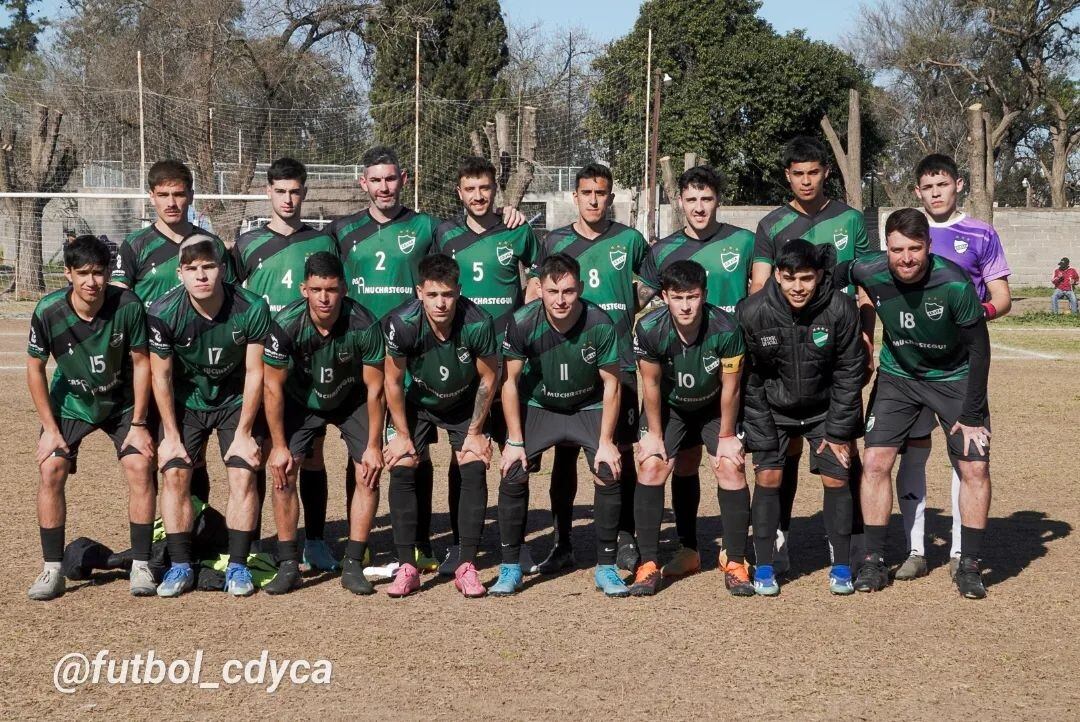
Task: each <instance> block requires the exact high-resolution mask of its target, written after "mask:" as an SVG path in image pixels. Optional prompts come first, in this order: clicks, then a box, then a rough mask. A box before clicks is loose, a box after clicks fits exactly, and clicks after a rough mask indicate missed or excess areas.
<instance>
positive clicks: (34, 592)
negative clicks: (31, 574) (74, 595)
mask: <svg viewBox="0 0 1080 722" xmlns="http://www.w3.org/2000/svg"><path fill="white" fill-rule="evenodd" d="M63 594H64V575H63V573H62V572H61V571H60V570H59V569H49V568H46V569H43V570H42V571H41V574H39V575H38V578H37V579H35V580H34V583H33V584H31V585H30V591H29V592H27V595H28V596H29V597H30V598H31V599H33V600H34V601H35V602H47V601H49V600H50V599H56V598H57V597H59V596H63Z"/></svg>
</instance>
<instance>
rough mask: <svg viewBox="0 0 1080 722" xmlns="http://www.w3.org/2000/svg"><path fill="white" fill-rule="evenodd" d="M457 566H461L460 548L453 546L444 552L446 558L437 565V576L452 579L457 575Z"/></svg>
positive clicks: (456, 545)
mask: <svg viewBox="0 0 1080 722" xmlns="http://www.w3.org/2000/svg"><path fill="white" fill-rule="evenodd" d="M459 566H461V546H460V545H458V544H454V545H453V546H451V547H450V548H449V549H447V550H446V558H445V559H443V560H442V563H441V564H439V569H438V571H439V576H440V577H452V576H454V575H455V574H456V573H457V568H458V567H459Z"/></svg>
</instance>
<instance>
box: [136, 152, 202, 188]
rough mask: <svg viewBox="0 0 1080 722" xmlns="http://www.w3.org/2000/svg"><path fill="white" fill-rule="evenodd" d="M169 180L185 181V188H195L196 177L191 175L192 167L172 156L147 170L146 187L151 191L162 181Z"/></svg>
mask: <svg viewBox="0 0 1080 722" xmlns="http://www.w3.org/2000/svg"><path fill="white" fill-rule="evenodd" d="M169 182H174V183H183V184H184V188H186V189H187V190H188V191H191V190H192V189H193V188H194V183H195V179H194V178H193V177H192V175H191V169H190V168H188V167H187V166H186V165H184V164H183V163H181V162H180V161H178V160H174V159H172V158H170V159H167V160H159V161H158V162H157V163H154V164H153V165H152V166H150V170H149V171H147V172H146V187H147V188H148V189H149V190H150V192H153V190H154V189H155V188H157V187H158V186H159V185H161V184H162V183H169Z"/></svg>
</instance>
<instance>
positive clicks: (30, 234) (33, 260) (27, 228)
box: [15, 198, 48, 299]
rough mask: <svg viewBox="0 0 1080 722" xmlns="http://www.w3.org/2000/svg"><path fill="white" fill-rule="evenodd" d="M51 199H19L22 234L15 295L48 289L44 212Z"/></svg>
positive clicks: (29, 295) (34, 294)
mask: <svg viewBox="0 0 1080 722" xmlns="http://www.w3.org/2000/svg"><path fill="white" fill-rule="evenodd" d="M47 203H48V200H47V199H40V198H19V199H18V200H17V207H18V218H19V223H18V227H19V235H18V237H17V244H18V250H17V251H16V261H15V298H16V299H22V298H38V297H40V296H41V295H43V294H44V293H45V275H44V273H43V272H42V254H41V214H42V212H43V211H44V210H45V205H46V204H47Z"/></svg>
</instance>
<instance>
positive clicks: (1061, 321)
mask: <svg viewBox="0 0 1080 722" xmlns="http://www.w3.org/2000/svg"><path fill="white" fill-rule="evenodd" d="M1063 305H1065V307H1066V308H1067V304H1063ZM997 325H1001V326H1049V327H1054V328H1080V315H1073V314H1071V313H1068V312H1066V313H1050V312H1049V311H1028V312H1027V313H1022V314H1019V315H1016V316H1005V317H1004V318H999V319H996V320H994V321H991V323H990V327H991V328H993V327H994V326H997Z"/></svg>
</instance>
